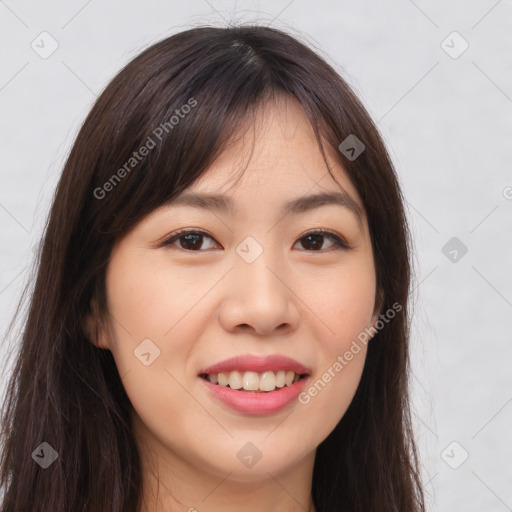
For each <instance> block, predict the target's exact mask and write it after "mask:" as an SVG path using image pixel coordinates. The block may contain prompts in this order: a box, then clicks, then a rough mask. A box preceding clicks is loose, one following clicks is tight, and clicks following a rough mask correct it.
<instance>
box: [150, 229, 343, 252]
mask: <svg viewBox="0 0 512 512" xmlns="http://www.w3.org/2000/svg"><path fill="white" fill-rule="evenodd" d="M187 234H197V235H206V236H207V237H208V238H211V239H212V240H213V241H215V243H216V244H218V245H220V244H219V242H217V240H216V239H215V237H214V236H213V235H212V234H211V233H209V232H208V231H205V230H204V229H199V228H183V229H180V230H178V231H176V232H174V233H172V234H171V235H170V236H168V237H166V238H165V239H164V240H162V241H161V242H159V243H158V245H157V247H159V248H160V247H166V246H172V245H173V242H175V241H176V240H178V239H179V238H180V237H182V236H184V235H187ZM310 235H323V236H328V237H331V239H333V241H334V243H335V245H337V246H338V249H345V250H349V249H352V248H353V246H352V245H350V244H349V243H348V242H347V240H346V239H345V238H344V237H343V236H342V235H340V234H338V233H336V232H335V231H331V230H328V229H323V228H313V229H310V230H308V231H306V232H305V233H302V234H301V235H300V236H299V237H298V238H297V240H296V241H295V243H294V245H295V244H296V243H297V242H298V241H299V240H302V239H303V238H305V237H307V236H310ZM221 247H222V246H221ZM177 249H179V250H182V251H185V252H189V253H192V252H198V253H200V252H207V251H190V250H186V249H182V248H181V247H177ZM304 252H311V253H314V252H318V253H320V254H322V253H325V252H330V251H326V250H323V251H308V250H305V249H304Z"/></svg>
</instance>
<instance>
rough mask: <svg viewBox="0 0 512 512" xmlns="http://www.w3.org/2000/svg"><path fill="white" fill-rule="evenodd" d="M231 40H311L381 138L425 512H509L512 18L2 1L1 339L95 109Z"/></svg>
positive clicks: (386, 6) (481, 12) (464, 8)
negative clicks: (174, 39) (186, 56)
mask: <svg viewBox="0 0 512 512" xmlns="http://www.w3.org/2000/svg"><path fill="white" fill-rule="evenodd" d="M228 22H231V23H233V22H260V23H270V22H271V23H272V25H273V26H276V27H280V28H285V29H290V30H292V31H293V32H294V33H296V34H303V36H304V38H305V40H306V41H309V42H310V43H312V44H313V45H315V46H316V47H317V48H318V49H319V50H320V51H321V52H322V53H323V55H324V56H326V57H327V59H328V60H329V61H330V62H331V63H332V64H334V66H335V67H336V69H337V70H338V71H339V72H340V73H341V74H342V75H343V76H344V77H345V78H346V79H347V80H348V81H349V83H350V84H351V85H352V86H353V87H354V89H355V91H356V93H357V94H358V95H359V96H360V97H361V99H362V100H363V102H364V103H365V105H366V106H367V108H368V109H369V111H370V113H371V115H372V116H373V118H374V119H375V121H377V122H378V126H379V128H380V130H381V132H382V134H383V136H384V138H385V140H386V142H387V144H388V146H389V149H390V152H391V155H392V157H393V160H394V162H395V164H396V167H397V171H398V173H399V176H400V179H401V182H402V184H403V188H404V192H405V196H406V198H407V201H408V209H409V217H410V221H411V225H412V229H413V235H414V242H415V246H416V261H417V263H416V277H415V287H416V288H415V290H414V295H415V297H416V306H415V313H416V316H415V320H414V329H413V333H412V339H413V347H412V362H413V373H414V376H413V407H414V421H415V426H416V430H417V436H418V440H419V446H420V449H421V457H422V465H423V471H424V481H425V488H426V491H427V495H428V502H429V510H436V511H440V512H454V511H464V512H483V511H485V512H502V511H506V510H512V467H511V464H510V461H511V460H512V446H511V445H512V441H511V439H512V436H511V435H510V434H511V432H512V429H511V424H512V385H511V383H512V374H511V370H510V368H511V359H512V358H511V355H512V343H511V341H512V340H511V334H510V333H511V327H512V321H511V318H512V317H511V313H512V266H511V265H510V262H511V261H512V260H511V257H510V256H511V252H512V251H511V246H512V243H511V237H510V233H511V232H512V215H511V213H512V174H511V172H510V161H511V156H512V155H511V153H512V144H511V138H510V137H511V134H512V116H511V113H512V86H511V84H512V61H511V57H510V56H511V55H512V48H511V47H512V42H511V36H510V34H511V32H512V1H511V0H501V1H496V0H492V1H452V2H442V1H439V0H438V1H433V2H425V1H421V0H416V2H415V3H414V2H412V1H411V0H396V1H390V0H387V1H381V2H377V1H374V2H370V1H360V0H357V1H341V2H333V1H326V0H323V1H315V2H306V1H305V0H295V1H291V2H289V1H275V2H270V1H260V2H257V1H253V2H251V1H247V2H232V1H231V2H230V1H210V2H207V1H205V0H195V1H191V2H186V3H185V2H177V1H171V2H164V1H149V2H133V1H132V2H126V1H123V2H121V1H108V2H105V1H104V2H100V1H98V0H94V1H89V2H87V1H68V2H64V1H62V2H36V1H26V2H14V1H12V0H9V1H0V40H1V47H2V48H3V52H2V54H1V56H0V62H1V77H0V105H1V112H2V116H1V118H0V128H1V149H2V167H1V187H0V189H1V190H0V224H1V234H0V237H1V242H0V243H1V274H0V315H1V317H0V322H1V324H0V327H1V328H2V332H4V331H5V328H6V327H7V325H8V322H9V320H10V319H11V317H12V314H13V313H14V309H15V306H16V304H17V301H18V299H19V296H20V293H21V289H22V286H23V284H24V283H26V282H27V281H29V280H30V273H29V272H30V265H31V263H32V258H33V252H32V248H33V247H34V245H35V244H36V243H37V241H38V238H39V236H40V235H41V232H42V228H43V222H44V220H45V216H46V214H47V211H48V208H49V204H50V201H51V197H52V194H53V191H54V188H55V185H56V183H57V180H58V177H59V173H60V171H61V169H62V165H63V161H64V159H65V157H66V155H67V152H68V151H69V149H70V146H71V144H72V142H73V138H74V136H75V135H76V132H77V129H78V127H79V125H80V123H81V122H82V121H83V119H84V117H85V115H86V113H87V112H88V110H89V108H90V107H91V105H92V103H93V101H94V100H95V99H96V96H97V95H98V93H100V92H101V90H102V89H103V87H104V86H105V85H106V84H107V83H108V81H109V80H110V79H111V78H112V77H113V76H114V74H116V73H117V72H118V71H119V70H120V69H121V67H122V66H123V65H124V64H125V63H126V62H127V61H128V60H130V59H131V58H133V57H134V56H135V55H136V54H137V53H139V52H140V50H142V49H143V48H145V47H146V46H148V45H149V44H151V43H153V42H156V41H157V40H159V39H162V38H163V37H166V36H168V35H171V34H173V33H175V32H177V31H180V30H184V29H186V28H190V27H192V26H195V25H199V24H215V25H220V26H223V25H226V24H227V23H228ZM43 31H47V32H49V33H50V34H51V36H52V37H53V38H54V39H55V40H56V41H57V42H58V45H59V47H58V49H57V50H56V51H55V53H53V54H52V55H51V56H50V57H49V58H47V59H42V58H41V57H40V56H39V55H38V54H37V53H36V52H35V51H34V50H33V49H32V48H31V43H32V41H34V40H35V42H36V44H39V46H42V43H41V42H40V41H41V37H40V36H39V35H40V34H41V32H43ZM453 31H457V32H458V33H459V34H460V35H461V36H462V38H463V39H464V40H465V41H467V43H468V44H469V48H468V49H467V50H466V51H465V52H464V53H462V54H461V55H460V56H459V57H458V58H452V57H451V56H450V55H448V53H447V52H446V51H445V50H444V49H443V46H444V47H445V48H446V47H447V46H448V48H446V49H447V50H449V51H451V52H452V54H453V52H458V51H459V50H460V49H461V48H462V44H463V41H462V40H461V39H457V36H455V38H454V36H450V37H449V38H448V39H446V38H447V36H449V34H451V33H452V32H453ZM443 41H445V43H444V44H443V43H442V42H443ZM45 47H46V48H48V42H47V43H46V45H45ZM449 47H452V48H451V49H450V48H449ZM507 55H508V57H507ZM452 237H457V238H458V239H459V240H460V241H461V242H462V243H463V244H464V245H465V246H466V247H467V249H468V252H467V253H466V254H465V255H463V256H461V254H462V253H461V251H460V250H459V251H458V253H457V255H456V256H457V261H455V262H453V261H450V259H449V258H452V259H453V258H454V257H455V253H453V252H452V254H451V255H450V254H449V251H452V250H453V248H451V247H448V249H447V250H445V252H446V253H447V254H448V256H449V257H447V256H446V255H445V254H444V253H443V252H442V248H443V247H444V245H445V244H446V243H447V242H448V240H450V239H451V238H452ZM507 262H508V264H507ZM7 352H8V349H7V346H6V344H5V342H4V344H3V348H2V354H3V360H4V361H7V359H6V356H7ZM5 381H6V378H5V376H3V377H2V385H5ZM453 441H456V443H457V444H455V445H451V443H452V442H453ZM447 447H448V449H447V450H445V449H446V448H447ZM465 452H467V453H468V454H469V457H468V459H467V460H466V461H465V462H464V463H463V464H462V465H461V466H460V467H459V468H458V469H453V468H452V467H451V466H456V465H457V463H459V462H460V460H461V459H462V457H463V456H464V454H465ZM442 454H443V455H442Z"/></svg>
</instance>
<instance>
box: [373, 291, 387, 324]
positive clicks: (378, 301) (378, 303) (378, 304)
mask: <svg viewBox="0 0 512 512" xmlns="http://www.w3.org/2000/svg"><path fill="white" fill-rule="evenodd" d="M383 305H384V292H383V291H382V289H381V288H378V289H377V292H376V293H375V307H374V308H373V316H372V321H371V325H375V322H376V321H377V320H378V319H379V316H380V314H381V312H382V306H383Z"/></svg>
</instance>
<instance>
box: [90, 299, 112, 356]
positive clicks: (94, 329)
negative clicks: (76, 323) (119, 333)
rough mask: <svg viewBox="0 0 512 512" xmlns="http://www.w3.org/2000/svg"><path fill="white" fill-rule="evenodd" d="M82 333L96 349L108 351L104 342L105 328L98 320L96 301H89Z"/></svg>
mask: <svg viewBox="0 0 512 512" xmlns="http://www.w3.org/2000/svg"><path fill="white" fill-rule="evenodd" d="M84 332H85V335H86V337H87V339H88V340H89V342H90V343H92V344H93V345H94V346H96V347H98V348H103V349H108V348H109V346H108V344H107V342H106V335H105V326H104V325H103V322H102V320H101V319H100V316H99V313H98V307H97V304H96V301H94V299H93V300H91V305H90V311H89V312H88V313H87V315H86V317H85V321H84Z"/></svg>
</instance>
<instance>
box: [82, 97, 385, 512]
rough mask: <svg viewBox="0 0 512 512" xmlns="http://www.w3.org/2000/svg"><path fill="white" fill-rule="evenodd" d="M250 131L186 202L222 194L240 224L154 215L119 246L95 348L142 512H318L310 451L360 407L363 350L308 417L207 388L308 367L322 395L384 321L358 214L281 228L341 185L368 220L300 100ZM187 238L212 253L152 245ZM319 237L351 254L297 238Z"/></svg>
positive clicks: (327, 214) (309, 408)
mask: <svg viewBox="0 0 512 512" xmlns="http://www.w3.org/2000/svg"><path fill="white" fill-rule="evenodd" d="M250 123H251V124H248V125H247V128H248V129H247V130H244V131H242V132H241V133H242V135H239V136H238V138H237V140H235V141H233V142H232V143H231V144H230V145H228V147H227V148H226V149H225V150H224V152H223V153H222V154H221V156H220V157H219V158H218V159H217V160H216V161H215V163H214V164H213V165H212V166H211V167H210V168H209V169H208V170H207V171H206V173H205V174H204V175H203V176H202V177H201V178H200V179H199V180H198V181H196V182H195V183H194V184H193V185H192V186H191V187H190V188H189V190H188V192H192V191H193V192H205V193H206V192H208V193H222V194H225V195H228V196H229V197H231V198H232V199H233V200H234V201H235V203H236V206H237V208H238V213H237V214H236V215H233V216H232V215H230V214H229V213H226V212H216V211H215V212H214V211H211V210H208V209H200V208H197V207H192V206H184V205H180V206H178V205H168V206H164V207H161V208H158V209H156V210H154V211H153V212H152V213H151V214H149V215H148V216H147V217H145V218H144V219H143V220H142V221H141V222H140V223H139V224H138V225H137V226H135V228H134V229H132V230H131V231H130V232H129V233H127V234H126V235H125V236H124V237H123V238H122V239H121V240H120V241H119V242H118V243H117V245H116V246H115V248H114V250H113V252H112V257H111V260H110V263H109V266H108V269H107V279H106V285H107V298H108V313H109V314H108V315H107V317H106V321H103V322H102V324H101V325H102V327H101V328H100V330H99V332H98V335H97V337H96V339H95V340H94V343H95V344H97V346H99V347H102V348H105V349H108V350H111V352H112V354H113V356H114V358H115V361H116V364H117V367H118V369H119V374H120V375H121V378H122V381H123V384H124V386H125V389H126V392H127V394H128V396H129V398H130V400H131V402H132V404H133V407H134V412H133V422H134V434H135V438H136V440H137V443H138V446H139V448H140V453H141V458H142V464H143V475H144V477H143V480H144V482H143V498H144V504H143V507H142V509H141V510H142V512H150V511H151V512H160V511H164V510H165V511H166V512H169V511H171V512H173V511H185V510H187V511H189V512H193V511H194V510H200V511H201V512H206V511H207V512H220V511H222V512H231V511H239V510H242V509H243V510H244V511H245V512H261V510H266V511H268V512H278V511H279V512H283V511H287V512H299V511H300V512H304V511H309V510H313V506H312V499H311V485H312V473H313V464H314V458H315V451H316V448H317V446H318V445H319V444H320V443H321V442H322V441H323V440H324V439H325V438H326V437H327V436H328V434H329V433H330V432H331V431H332V430H333V429H334V427H335V426H336V424H337V423H338V422H339V421H340V419H341V417H342V416H343V414H344V413H345V411H346V410H347V408H348V406H349V404H350V402H351V400H352V398H353V396H354V394H355V391H356V389H357V386H358V384H359V380H360V377H361V373H362V370H363V365H364V359H365V356H366V347H365V346H364V345H363V346H362V350H361V351H360V352H359V353H358V354H356V355H355V356H354V358H353V359H352V360H351V361H350V362H349V363H348V364H347V365H346V366H345V367H344V368H343V370H342V371H341V372H339V373H337V374H336V376H335V377H334V378H333V379H332V380H331V381H330V382H329V383H328V384H327V385H326V386H325V387H324V388H323V389H322V391H321V392H319V393H318V394H317V396H315V397H313V398H311V400H310V402H309V403H308V404H306V405H303V404H300V403H298V402H297V401H294V402H293V403H292V405H291V406H288V407H287V408H286V409H285V410H283V411H280V412H277V413H274V414H270V415H266V416H259V417H257V416H249V415H244V414H242V413H239V412H235V411H233V410H231V409H229V408H228V407H227V406H225V405H223V404H221V403H219V402H217V401H216V400H215V399H214V398H213V397H212V396H211V395H210V393H209V392H208V390H207V389H206V387H205V386H204V383H203V382H202V381H201V380H200V378H199V377H198V373H199V371H200V369H201V368H204V367H206V366H209V365H211V364H214V363H217V362H219V361H222V360H224V359H227V358H230V357H233V356H235V355H240V354H253V355H269V354H283V355H286V356H289V357H292V358H294V359H296V360H298V361H299V362H301V363H303V364H305V365H306V366H308V367H310V368H311V369H312V375H311V377H310V383H314V382H316V381H317V380H318V379H319V378H321V376H322V374H324V373H325V372H326V371H327V369H328V368H329V367H332V365H333V363H334V362H335V361H336V360H337V357H338V356H340V355H343V354H344V353H345V352H346V351H347V350H348V349H349V347H350V345H351V343H352V341H353V340H355V339H356V338H357V335H358V334H359V333H361V332H362V331H364V329H365V328H369V327H370V326H371V325H372V324H373V323H374V322H375V321H376V320H377V318H378V314H379V311H378V308H377V307H376V303H375V297H376V276H375V268H374V260H373V254H372V245H371V239H370V235H369V231H368V225H367V220H366V217H365V216H364V212H363V217H362V222H361V223H359V222H358V219H357V217H356V215H355V214H354V213H353V212H352V211H351V210H349V209H348V208H346V207H343V206H340V205H333V204H331V205H324V206H321V207H319V208H315V209H313V210H311V211H308V212H305V213H299V214H293V215H292V214H288V215H286V216H284V217H283V215H282V214H281V213H280V208H281V205H282V203H284V202H286V201H287V200H289V199H293V198H296V197H299V196H306V195H311V194H314V193H318V192H325V191H332V192H337V191H339V190H340V185H341V186H342V187H343V189H344V190H345V191H346V192H347V193H348V194H349V195H350V197H351V198H352V199H353V200H354V201H356V202H357V203H358V204H359V205H360V206H361V209H362V202H361V199H360V197H359V196H358V194H357V192H356V189H355V187H354V186H353V185H352V183H351V182H350V180H349V179H348V177H347V175H346V173H345V171H344V170H343V168H342V167H341V165H340V164H339V163H337V162H336V161H335V160H334V158H329V160H330V163H331V165H332V168H333V171H334V173H335V175H336V176H337V181H338V183H339V185H338V183H336V181H334V180H333V179H332V177H331V176H330V175H329V173H328V171H327V169H326V166H325V162H324V160H323V158H322V155H321V152H320V149H319V148H318V146H317V143H316V140H315V138H314V134H313V131H312V129H311V128H310V126H309V124H308V121H307V118H306V117H305V114H304V112H303V111H302V109H301V107H300V106H299V105H298V104H297V103H296V102H295V100H292V99H285V98H279V99H277V100H275V101H274V102H273V103H271V104H267V105H266V106H265V108H264V109H260V110H259V111H258V113H257V117H256V119H253V118H251V121H250ZM239 133H240V132H239ZM241 167H242V168H243V169H245V171H244V173H243V176H242V179H241V180H240V181H239V182H238V183H237V184H236V185H233V181H234V178H235V177H236V176H238V175H239V171H240V169H241ZM183 228H196V229H197V230H202V231H207V232H208V233H210V234H211V235H212V238H208V237H204V238H203V243H202V245H201V242H198V246H199V248H196V249H195V250H188V251H187V250H186V249H185V248H183V247H190V245H191V244H190V238H188V239H186V240H184V239H183V238H181V239H180V240H177V241H175V242H174V245H168V246H163V247H159V246H158V243H159V242H161V241H162V240H164V239H166V238H170V236H171V235H172V234H173V233H175V232H177V231H178V230H179V229H183ZM322 228H323V229H327V230H331V231H334V232H335V233H337V234H339V235H340V236H341V237H343V238H344V239H345V240H346V241H347V242H348V243H349V244H350V246H351V248H350V249H343V248H338V247H337V246H336V244H335V242H334V241H333V240H332V239H331V238H329V237H328V236H324V238H323V239H322V238H321V237H319V238H317V239H316V242H317V245H315V244H312V243H309V244H308V240H307V239H304V238H303V237H304V233H306V232H307V231H308V230H311V229H322ZM247 236H252V237H253V238H254V239H255V240H256V241H257V242H258V243H259V244H260V246H261V247H262V249H263V253H262V254H261V255H260V256H259V257H258V258H257V259H256V260H255V261H254V262H253V263H250V264H249V263H247V262H246V261H244V259H242V258H241V257H240V256H239V255H238V254H237V252H236V248H237V246H238V245H239V244H240V243H241V242H242V241H243V240H244V239H245V238H246V237H247ZM187 242H189V245H187ZM180 244H181V245H180ZM315 247H318V248H315ZM96 321H97V320H96V318H91V319H90V322H91V325H92V324H94V325H95V324H96ZM147 338H149V339H150V340H151V341H152V342H153V343H154V344H155V345H156V346H157V347H158V348H159V350H160V356H159V357H157V358H156V359H155V360H154V361H153V362H152V363H151V364H150V365H149V366H145V365H144V364H142V363H141V362H140V361H139V359H137V358H136V357H135V356H134V350H135V349H136V347H137V346H138V345H139V344H140V343H141V341H142V340H144V339H147ZM248 442H251V443H253V444H254V445H255V446H256V447H257V448H258V450H259V451H260V452H261V454H262V456H261V459H260V460H259V461H258V462H257V463H256V464H255V465H254V466H252V467H251V468H248V467H246V466H245V465H244V464H242V463H241V462H240V460H239V459H238V458H237V453H238V452H239V450H240V449H241V448H242V447H243V446H244V445H245V444H246V443H248Z"/></svg>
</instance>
